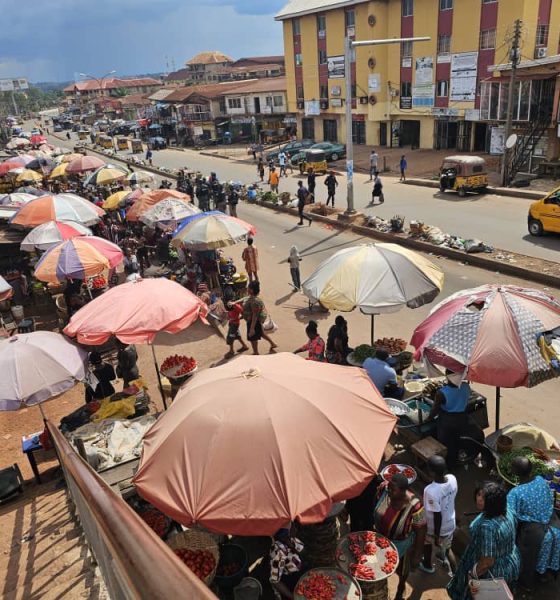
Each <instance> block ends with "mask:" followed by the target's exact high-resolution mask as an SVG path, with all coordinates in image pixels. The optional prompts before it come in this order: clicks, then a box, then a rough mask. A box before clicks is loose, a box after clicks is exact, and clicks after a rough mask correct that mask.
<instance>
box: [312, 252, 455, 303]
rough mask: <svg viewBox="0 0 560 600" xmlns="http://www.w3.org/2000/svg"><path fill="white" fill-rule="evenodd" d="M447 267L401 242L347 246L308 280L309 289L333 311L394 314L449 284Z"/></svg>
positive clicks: (425, 300)
mask: <svg viewBox="0 0 560 600" xmlns="http://www.w3.org/2000/svg"><path fill="white" fill-rule="evenodd" d="M443 279H444V275H443V272H442V271H441V269H439V267H437V266H436V265H434V264H433V263H431V262H430V261H429V260H427V259H425V258H424V257H423V256H422V255H420V254H417V253H416V252H412V251H411V250H407V249H406V248H403V247H401V246H399V245H397V244H364V245H361V246H353V247H352V248H345V249H343V250H340V251H338V252H336V253H335V254H333V256H331V257H330V258H327V260H325V261H324V262H323V263H321V264H320V265H319V266H318V267H317V269H316V270H315V271H314V272H313V273H312V274H311V275H310V276H309V277H308V278H307V279H306V280H305V281H304V282H303V286H302V287H303V291H304V293H305V294H306V295H307V296H308V297H309V298H310V299H311V300H312V301H313V302H321V304H322V305H323V306H325V307H326V308H329V309H332V310H339V311H343V312H350V311H352V310H354V309H355V308H359V309H360V310H361V311H362V312H363V313H365V314H369V315H372V314H378V313H390V312H396V311H398V310H400V309H401V308H402V307H403V306H408V307H409V308H417V307H419V306H422V305H423V304H427V303H428V302H431V301H432V300H433V299H434V298H435V297H436V296H437V295H438V294H439V293H440V291H441V289H442V287H443Z"/></svg>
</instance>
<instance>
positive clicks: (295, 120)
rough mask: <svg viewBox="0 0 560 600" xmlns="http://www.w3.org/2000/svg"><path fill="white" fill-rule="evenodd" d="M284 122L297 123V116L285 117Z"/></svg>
mask: <svg viewBox="0 0 560 600" xmlns="http://www.w3.org/2000/svg"><path fill="white" fill-rule="evenodd" d="M282 122H283V123H297V118H296V117H284V119H283V120H282Z"/></svg>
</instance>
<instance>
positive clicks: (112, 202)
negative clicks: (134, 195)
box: [102, 191, 130, 210]
mask: <svg viewBox="0 0 560 600" xmlns="http://www.w3.org/2000/svg"><path fill="white" fill-rule="evenodd" d="M129 195H130V191H123V192H115V193H114V194H111V195H110V196H109V197H108V198H107V199H106V200H105V201H104V202H103V204H102V207H103V208H104V209H105V210H117V209H118V208H119V207H120V204H121V202H123V201H124V200H125V198H126V197H127V196H129Z"/></svg>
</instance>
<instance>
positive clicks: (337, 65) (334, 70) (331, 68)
mask: <svg viewBox="0 0 560 600" xmlns="http://www.w3.org/2000/svg"><path fill="white" fill-rule="evenodd" d="M327 70H328V73H329V79H344V56H329V57H327Z"/></svg>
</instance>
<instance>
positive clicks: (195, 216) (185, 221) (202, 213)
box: [173, 210, 224, 235]
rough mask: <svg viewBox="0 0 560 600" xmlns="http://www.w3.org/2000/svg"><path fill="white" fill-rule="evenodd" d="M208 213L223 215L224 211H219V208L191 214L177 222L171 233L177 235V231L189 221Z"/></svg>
mask: <svg viewBox="0 0 560 600" xmlns="http://www.w3.org/2000/svg"><path fill="white" fill-rule="evenodd" d="M210 215H216V216H220V215H221V216H222V217H223V216H224V213H223V212H220V211H219V210H209V211H208V212H201V213H198V214H196V215H191V216H190V217H186V218H184V219H183V220H182V221H180V222H179V225H178V226H177V229H175V231H174V232H173V235H177V234H178V233H179V231H181V229H184V228H185V227H186V226H187V225H188V224H189V223H192V222H193V221H195V220H196V219H201V218H202V217H208V216H210Z"/></svg>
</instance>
